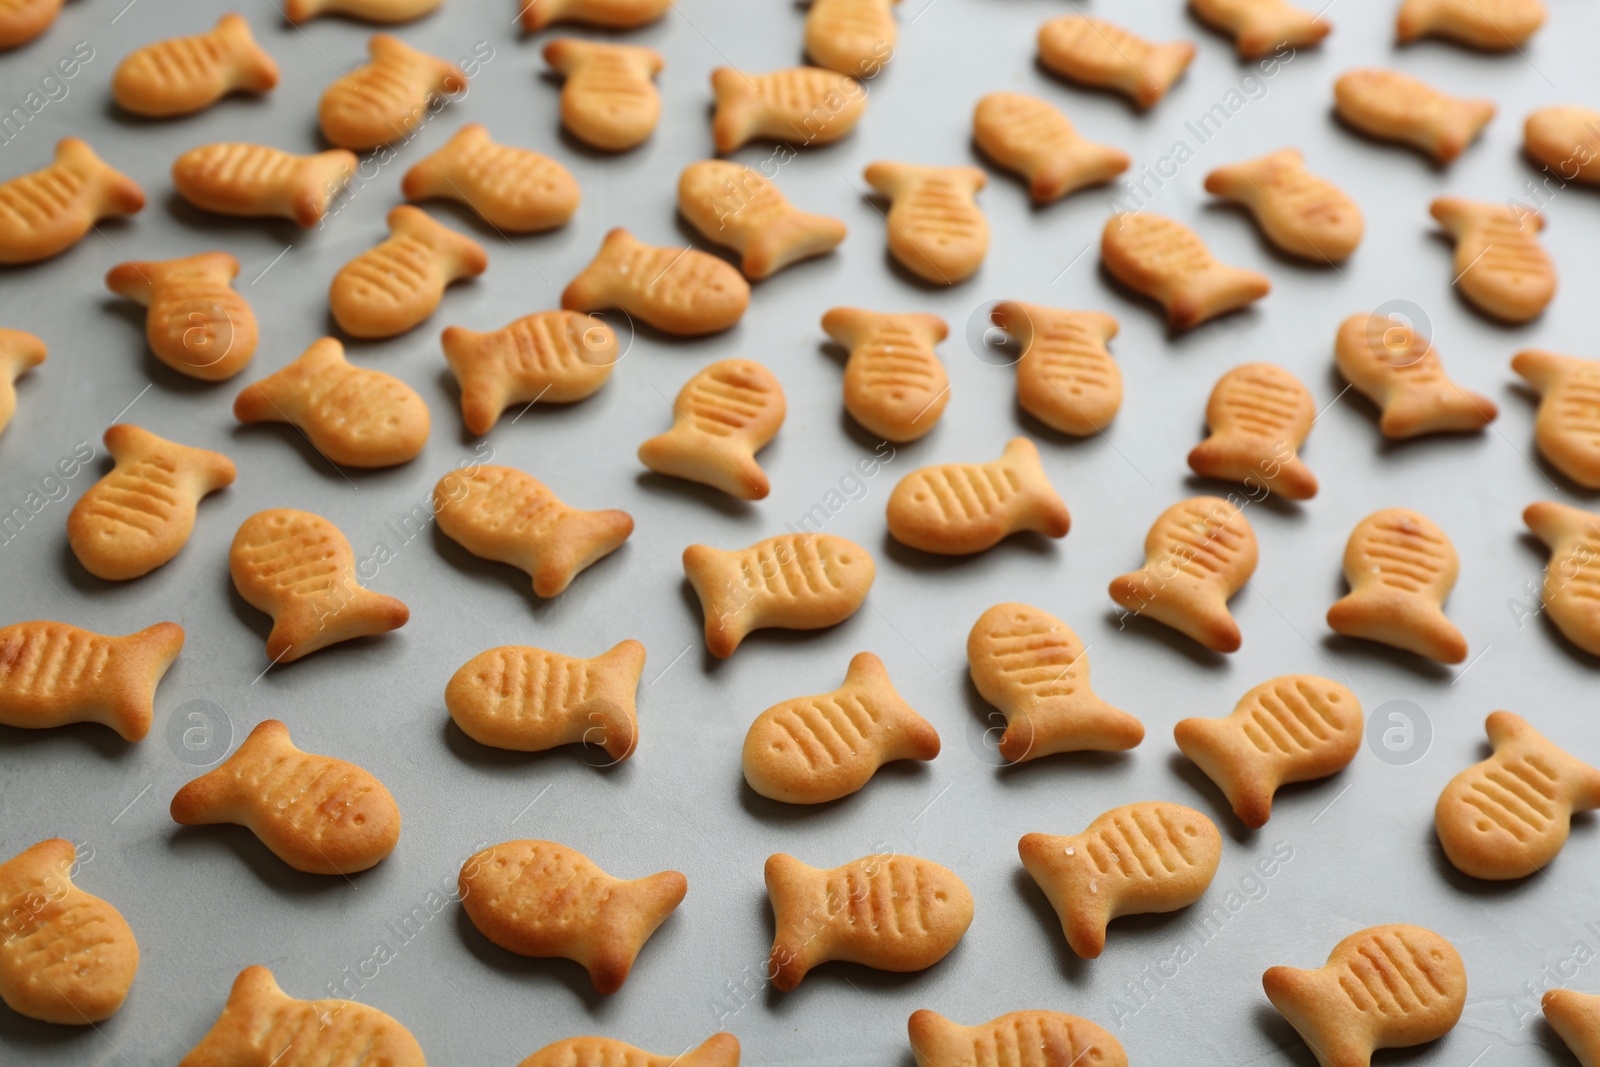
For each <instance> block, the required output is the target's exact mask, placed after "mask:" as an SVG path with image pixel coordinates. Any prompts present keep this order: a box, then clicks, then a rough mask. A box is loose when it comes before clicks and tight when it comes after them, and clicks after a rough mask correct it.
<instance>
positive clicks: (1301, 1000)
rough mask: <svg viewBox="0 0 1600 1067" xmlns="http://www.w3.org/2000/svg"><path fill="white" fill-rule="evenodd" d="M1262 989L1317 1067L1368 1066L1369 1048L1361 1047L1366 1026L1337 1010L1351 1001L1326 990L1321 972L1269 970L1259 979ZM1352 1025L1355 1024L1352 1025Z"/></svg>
mask: <svg viewBox="0 0 1600 1067" xmlns="http://www.w3.org/2000/svg"><path fill="white" fill-rule="evenodd" d="M1261 986H1262V988H1263V989H1264V990H1265V991H1266V994H1267V999H1268V1000H1270V1001H1271V1002H1272V1006H1273V1007H1274V1008H1277V1009H1278V1013H1279V1014H1280V1015H1282V1016H1283V1017H1284V1019H1285V1020H1287V1021H1288V1023H1289V1025H1290V1026H1293V1027H1294V1028H1295V1030H1296V1031H1297V1032H1298V1033H1299V1034H1300V1037H1301V1038H1302V1039H1303V1040H1304V1041H1305V1043H1306V1044H1307V1045H1309V1046H1310V1048H1311V1051H1312V1052H1313V1053H1314V1054H1315V1055H1316V1057H1317V1063H1318V1064H1319V1065H1320V1067H1369V1064H1370V1063H1371V1059H1372V1049H1371V1048H1370V1047H1364V1046H1363V1042H1362V1039H1361V1035H1362V1034H1363V1033H1365V1032H1366V1030H1365V1027H1363V1026H1362V1025H1360V1023H1359V1020H1352V1019H1351V1018H1350V1013H1349V1012H1347V1011H1341V1010H1339V1009H1338V1005H1340V1004H1344V1003H1350V1002H1349V1001H1348V1000H1347V999H1346V998H1345V996H1344V994H1342V993H1334V992H1331V991H1330V990H1329V989H1328V988H1327V987H1326V983H1325V982H1324V981H1323V977H1322V972H1320V971H1308V970H1301V969H1300V968H1298V967H1269V968H1267V971H1266V973H1265V974H1263V975H1262V976H1261ZM1330 1005H1331V1006H1332V1010H1330V1007H1329V1006H1330ZM1353 1022H1354V1023H1356V1025H1351V1024H1352V1023H1353Z"/></svg>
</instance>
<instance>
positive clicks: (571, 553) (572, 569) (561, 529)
mask: <svg viewBox="0 0 1600 1067" xmlns="http://www.w3.org/2000/svg"><path fill="white" fill-rule="evenodd" d="M631 533H633V517H632V516H631V515H629V514H628V513H627V512H626V511H617V510H615V509H612V510H608V511H581V510H579V509H577V508H569V509H567V510H566V512H565V513H564V514H563V515H561V517H560V518H558V519H556V521H555V522H554V523H553V524H552V525H551V528H550V530H549V531H548V532H547V533H546V534H545V535H544V541H545V543H544V544H543V545H541V546H540V549H539V562H538V565H537V566H536V567H535V568H534V572H533V591H534V592H535V593H537V594H538V595H539V596H542V597H552V596H557V595H559V594H560V593H562V592H563V591H564V590H565V589H566V588H567V586H569V585H571V584H572V579H573V578H575V577H577V576H578V574H579V572H581V571H582V570H583V569H584V568H586V567H588V566H589V565H590V564H592V563H595V562H596V561H598V560H600V559H603V558H604V557H606V556H608V555H610V554H611V553H612V552H615V551H616V550H617V549H618V548H619V547H621V545H622V543H623V542H624V541H626V540H627V539H628V535H629V534H631Z"/></svg>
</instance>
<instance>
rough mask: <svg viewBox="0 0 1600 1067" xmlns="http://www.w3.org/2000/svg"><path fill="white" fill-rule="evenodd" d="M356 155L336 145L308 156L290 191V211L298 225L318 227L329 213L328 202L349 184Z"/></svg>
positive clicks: (353, 170) (353, 171) (354, 168)
mask: <svg viewBox="0 0 1600 1067" xmlns="http://www.w3.org/2000/svg"><path fill="white" fill-rule="evenodd" d="M357 162H358V160H357V158H356V154H355V153H354V152H352V151H350V150H349V149H347V148H333V149H329V150H328V151H326V152H318V153H317V154H316V155H314V156H311V157H309V158H306V159H304V160H303V161H302V164H301V166H300V168H299V170H298V172H297V173H296V174H295V176H294V179H293V181H292V182H291V183H290V188H289V190H288V200H289V205H290V212H291V214H292V215H293V216H294V221H295V223H296V224H297V225H299V226H303V227H311V226H315V225H316V224H317V223H319V222H321V221H322V218H323V216H324V215H326V214H327V212H328V205H329V204H330V203H332V202H333V200H334V198H335V197H337V196H338V195H339V193H340V192H341V191H342V190H343V189H344V187H345V186H346V185H347V184H349V182H350V178H351V177H352V176H353V175H354V174H355V171H356V163H357Z"/></svg>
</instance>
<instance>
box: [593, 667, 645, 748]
mask: <svg viewBox="0 0 1600 1067" xmlns="http://www.w3.org/2000/svg"><path fill="white" fill-rule="evenodd" d="M644 660H645V650H644V645H642V644H640V643H639V642H638V641H634V640H627V641H621V642H618V643H617V645H615V646H614V647H613V648H611V649H610V650H608V651H606V652H604V653H602V654H600V655H598V656H596V657H594V659H593V660H591V661H590V662H591V663H593V664H594V665H595V666H596V667H599V668H602V669H603V670H604V673H603V674H602V675H601V678H600V680H599V682H598V683H597V684H596V688H595V691H594V695H593V696H592V697H591V698H590V700H589V701H588V703H589V705H590V708H589V710H588V712H587V713H586V714H585V720H586V721H587V723H588V724H589V725H588V727H587V729H586V730H585V731H584V735H583V740H584V743H585V744H593V745H598V746H600V747H601V748H603V749H605V751H606V755H608V756H610V757H611V758H612V759H613V760H615V761H617V762H619V763H620V762H621V761H622V760H625V759H627V758H628V757H629V756H631V755H633V750H634V749H635V748H636V747H637V746H638V744H639V716H638V709H637V705H636V703H635V700H636V697H637V693H638V689H639V678H640V676H641V675H643V674H644Z"/></svg>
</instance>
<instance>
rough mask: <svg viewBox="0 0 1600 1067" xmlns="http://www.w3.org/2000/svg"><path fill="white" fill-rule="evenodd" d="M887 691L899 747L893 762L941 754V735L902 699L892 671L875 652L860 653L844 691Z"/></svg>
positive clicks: (890, 719)
mask: <svg viewBox="0 0 1600 1067" xmlns="http://www.w3.org/2000/svg"><path fill="white" fill-rule="evenodd" d="M860 687H873V688H886V689H887V690H888V693H889V697H890V699H889V701H888V702H887V703H888V704H889V707H888V708H887V716H886V717H887V718H888V720H889V721H890V722H891V723H892V724H893V726H894V730H895V733H894V738H895V744H894V748H893V750H892V751H893V754H892V755H891V756H890V758H891V759H916V760H931V759H934V758H935V757H937V756H938V755H939V747H940V744H939V732H938V731H937V730H935V729H934V728H933V724H932V723H930V722H928V720H927V719H924V718H923V717H922V716H921V715H919V714H917V711H916V709H915V708H913V707H912V706H911V705H910V704H907V703H906V702H905V701H904V700H903V699H901V697H900V694H899V692H897V691H896V690H895V688H894V683H893V682H892V681H890V679H889V668H887V667H885V666H884V664H883V660H881V659H879V658H878V657H877V656H875V655H873V654H872V653H871V652H858V653H856V655H855V656H854V657H853V658H852V659H851V660H850V666H849V669H848V670H846V671H845V676H844V686H843V687H842V688H845V689H850V688H860Z"/></svg>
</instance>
